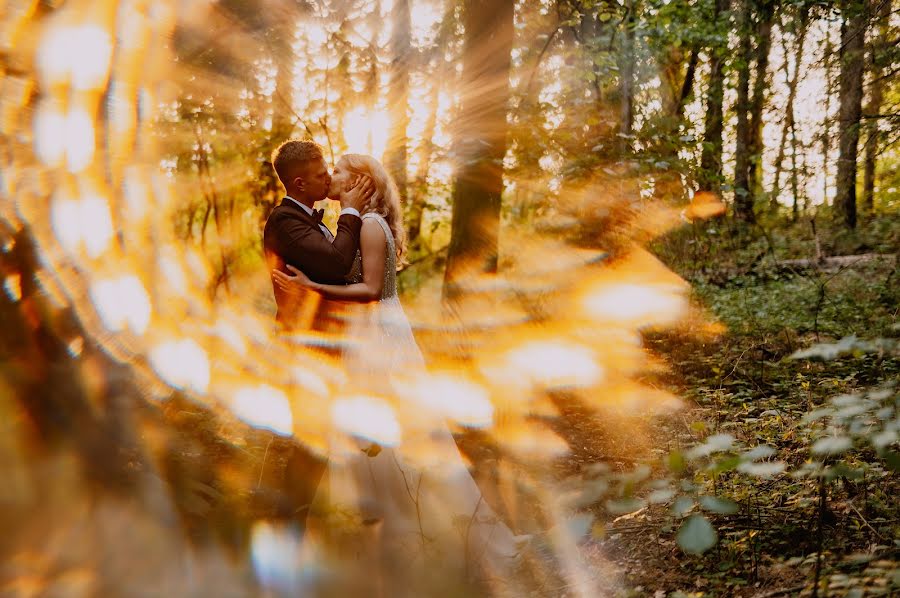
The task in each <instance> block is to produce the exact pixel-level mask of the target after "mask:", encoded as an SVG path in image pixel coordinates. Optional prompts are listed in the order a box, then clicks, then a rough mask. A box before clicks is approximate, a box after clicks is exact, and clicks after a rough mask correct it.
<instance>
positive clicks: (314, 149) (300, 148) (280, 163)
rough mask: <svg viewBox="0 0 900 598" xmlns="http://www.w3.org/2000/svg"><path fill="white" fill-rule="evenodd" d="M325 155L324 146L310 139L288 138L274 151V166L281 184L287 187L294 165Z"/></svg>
mask: <svg viewBox="0 0 900 598" xmlns="http://www.w3.org/2000/svg"><path fill="white" fill-rule="evenodd" d="M323 157H324V154H323V153H322V146H320V145H319V144H318V143H316V142H315V141H312V140H309V139H288V140H287V141H285V142H284V143H282V144H281V145H279V146H278V148H277V149H276V150H275V151H274V152H272V167H273V168H274V169H275V174H277V175H278V180H280V181H281V184H282V185H284V186H285V187H287V181H288V179H289V178H290V176H291V170H292V167H293V166H295V165H297V164H304V163H306V162H312V161H313V160H319V159H321V158H323Z"/></svg>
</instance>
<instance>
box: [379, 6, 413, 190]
mask: <svg viewBox="0 0 900 598" xmlns="http://www.w3.org/2000/svg"><path fill="white" fill-rule="evenodd" d="M391 20H392V21H393V27H392V30H391V44H390V45H391V72H390V85H389V87H388V105H389V106H390V107H391V130H390V134H389V135H388V147H387V156H386V157H385V165H386V166H387V170H388V172H389V173H390V174H391V176H392V177H393V179H394V182H395V183H397V189H399V190H400V198H401V199H402V200H403V201H404V202H405V201H406V200H407V198H408V197H409V190H408V189H407V177H406V161H407V149H406V143H407V139H406V128H407V127H408V126H409V61H410V57H411V55H412V51H411V45H410V30H411V28H412V24H411V21H410V14H409V0H394V7H393V10H392V13H391Z"/></svg>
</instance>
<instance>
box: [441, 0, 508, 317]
mask: <svg viewBox="0 0 900 598" xmlns="http://www.w3.org/2000/svg"><path fill="white" fill-rule="evenodd" d="M513 13H514V2H513V0H465V2H464V4H463V23H464V29H465V34H464V38H463V51H462V68H463V70H462V82H461V99H460V101H461V109H460V115H459V118H458V121H457V123H456V131H455V136H454V146H455V154H456V159H457V170H456V180H455V182H454V186H453V195H452V198H453V216H452V220H451V234H450V247H449V249H448V253H447V266H446V270H445V272H444V288H443V294H444V298H445V299H451V300H452V299H455V298H457V297H458V296H459V291H460V287H459V283H460V281H461V280H463V279H464V278H466V276H467V275H469V274H477V273H491V272H496V271H497V253H498V240H499V232H500V201H501V194H502V192H503V156H504V155H505V154H506V133H507V128H508V127H507V122H506V115H507V105H508V103H509V96H510V88H509V70H510V62H511V51H512V42H513Z"/></svg>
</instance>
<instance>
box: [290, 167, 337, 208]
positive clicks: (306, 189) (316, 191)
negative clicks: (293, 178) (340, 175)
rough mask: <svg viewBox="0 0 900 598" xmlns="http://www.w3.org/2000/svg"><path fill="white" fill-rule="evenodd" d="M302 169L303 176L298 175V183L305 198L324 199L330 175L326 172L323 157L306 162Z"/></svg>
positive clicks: (329, 184)
mask: <svg viewBox="0 0 900 598" xmlns="http://www.w3.org/2000/svg"><path fill="white" fill-rule="evenodd" d="M303 170H304V172H303V176H301V177H299V181H298V184H299V185H300V188H301V189H302V191H303V194H304V195H305V196H306V198H307V199H311V200H313V201H314V202H316V201H319V200H322V199H325V197H326V196H327V195H328V188H329V187H330V186H331V175H329V174H328V165H327V164H325V158H319V159H318V160H316V161H313V162H310V163H308V164H306V166H305V167H304V169H303Z"/></svg>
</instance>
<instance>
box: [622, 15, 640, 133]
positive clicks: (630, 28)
mask: <svg viewBox="0 0 900 598" xmlns="http://www.w3.org/2000/svg"><path fill="white" fill-rule="evenodd" d="M636 20H637V19H636V18H635V5H634V0H626V2H625V19H624V28H625V31H624V32H623V39H622V51H621V52H620V53H619V57H620V58H619V93H620V96H621V98H620V101H621V110H622V114H621V122H620V124H619V126H620V132H621V133H622V134H623V135H631V133H632V129H633V126H634V70H635V60H636V58H635V48H634V42H635V31H634V29H635V23H636ZM623 140H624V142H625V143H626V144H627V143H628V138H627V137H623Z"/></svg>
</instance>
